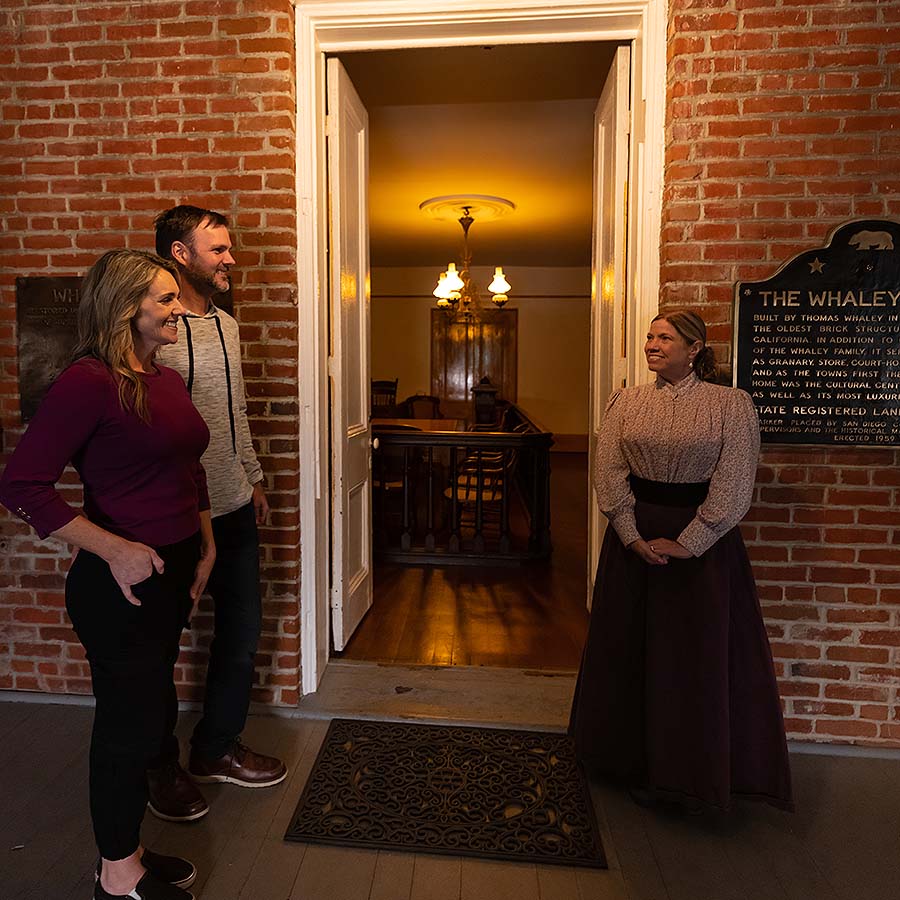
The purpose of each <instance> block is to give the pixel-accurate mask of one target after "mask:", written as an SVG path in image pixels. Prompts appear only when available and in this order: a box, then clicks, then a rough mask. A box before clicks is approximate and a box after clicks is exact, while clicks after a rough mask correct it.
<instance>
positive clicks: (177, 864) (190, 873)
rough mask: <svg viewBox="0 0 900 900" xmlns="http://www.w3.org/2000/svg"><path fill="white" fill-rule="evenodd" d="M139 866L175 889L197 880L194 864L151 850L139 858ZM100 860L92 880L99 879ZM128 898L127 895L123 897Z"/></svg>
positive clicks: (189, 884) (178, 857) (185, 886)
mask: <svg viewBox="0 0 900 900" xmlns="http://www.w3.org/2000/svg"><path fill="white" fill-rule="evenodd" d="M141 864H142V865H143V867H144V868H145V869H146V870H147V871H148V872H149V873H150V874H151V875H152V876H153V877H154V878H155V879H157V881H164V882H165V883H166V884H173V885H175V887H180V888H187V887H190V886H191V885H192V884H193V883H194V881H195V880H196V878H197V869H196V868H195V867H194V864H193V863H192V862H191V861H190V860H187V859H182V858H181V857H180V856H163V855H162V854H161V853H154V852H153V851H152V850H147V849H145V850H144V854H143V856H141ZM101 865H102V862H101V860H99V859H98V860H97V872H96V874H95V875H94V878H96V879H98V880H99V878H100V866H101ZM125 896H126V897H127V896H128V895H127V894H126V895H125Z"/></svg>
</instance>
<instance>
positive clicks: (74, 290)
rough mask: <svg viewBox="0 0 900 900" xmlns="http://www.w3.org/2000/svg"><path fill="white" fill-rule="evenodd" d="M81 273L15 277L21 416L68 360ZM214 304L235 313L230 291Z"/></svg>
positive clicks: (27, 415) (29, 414)
mask: <svg viewBox="0 0 900 900" xmlns="http://www.w3.org/2000/svg"><path fill="white" fill-rule="evenodd" d="M81 280H82V279H81V276H78V275H72V276H63V277H52V276H46V275H32V276H28V277H20V278H17V279H16V323H17V326H18V332H19V396H20V397H21V408H22V421H23V422H27V421H29V420H30V419H31V418H32V416H34V414H35V412H37V408H38V406H39V405H40V402H41V400H42V399H43V398H44V394H46V393H47V389H48V388H49V387H50V385H51V384H53V381H54V380H55V379H56V376H57V375H59V373H60V372H62V370H63V369H64V368H65V367H66V366H67V365H68V364H69V360H70V358H71V355H72V350H73V349H74V348H75V340H76V336H77V334H76V332H77V326H76V312H77V310H78V299H79V296H80V291H81ZM216 306H218V307H219V309H223V310H225V312H227V313H229V315H233V314H234V313H233V309H234V301H233V295H232V291H231V290H229V291H228V292H227V293H224V294H219V295H217V296H216Z"/></svg>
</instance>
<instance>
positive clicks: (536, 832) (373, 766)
mask: <svg viewBox="0 0 900 900" xmlns="http://www.w3.org/2000/svg"><path fill="white" fill-rule="evenodd" d="M285 839H286V840H289V841H304V842H312V843H321V844H337V845H342V846H346V847H366V848H370V849H373V848H374V849H381V850H405V851H409V852H416V851H419V852H423V853H445V854H449V855H451V856H479V857H486V858H488V859H504V860H519V861H521V862H533V863H542V864H546V863H558V864H560V865H566V866H591V867H593V868H599V869H605V868H606V858H605V857H604V854H603V846H602V844H601V843H600V835H599V832H598V830H597V821H596V819H595V817H594V809H593V805H592V804H591V799H590V794H589V793H588V788H587V785H586V784H585V782H584V779H583V777H582V774H581V770H580V768H579V767H578V765H577V763H576V761H575V753H574V748H573V746H572V743H571V741H570V740H569V738H568V737H567V736H566V735H563V734H548V733H545V732H540V731H506V730H503V729H499V728H469V727H464V726H456V725H454V726H445V725H421V724H409V723H396V722H371V721H363V720H355V719H334V720H333V721H332V723H331V726H330V727H329V729H328V733H327V734H326V735H325V742H324V743H323V744H322V749H321V750H320V751H319V755H318V757H317V758H316V762H315V765H314V766H313V769H312V772H311V773H310V776H309V779H308V780H307V782H306V787H304V789H303V794H302V795H301V797H300V802H299V803H298V804H297V809H296V810H295V812H294V817H293V820H292V821H291V824H290V826H289V827H288V830H287V832H286V834H285Z"/></svg>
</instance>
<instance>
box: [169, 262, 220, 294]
mask: <svg viewBox="0 0 900 900" xmlns="http://www.w3.org/2000/svg"><path fill="white" fill-rule="evenodd" d="M181 274H182V276H183V277H184V278H185V279H186V280H187V281H188V282H190V285H191V287H192V288H193V289H194V290H195V291H196V292H197V293H198V294H200V295H201V296H204V295H210V294H227V293H228V291H229V290H230V289H231V277H230V276H228V275H227V273H225V274H226V277H227V278H228V286H227V287H224V288H223V287H219V285H217V284H216V274H218V273H214V274H212V275H203V274H200V273H198V272H195V271H194V270H193V269H192V268H188V267H184V268H182V269H181Z"/></svg>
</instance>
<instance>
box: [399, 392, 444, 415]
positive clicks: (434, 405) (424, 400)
mask: <svg viewBox="0 0 900 900" xmlns="http://www.w3.org/2000/svg"><path fill="white" fill-rule="evenodd" d="M403 406H404V407H406V412H407V414H408V416H409V418H410V419H443V418H444V414H443V413H442V412H441V398H440V397H432V396H431V395H430V394H414V395H413V396H412V397H407V398H406V399H405V400H404V401H403Z"/></svg>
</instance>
